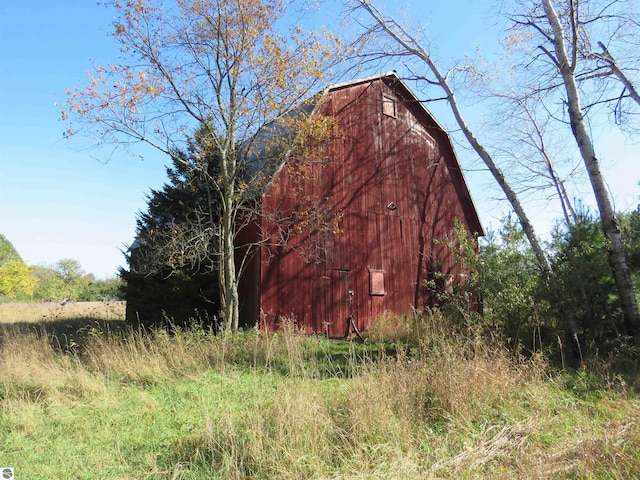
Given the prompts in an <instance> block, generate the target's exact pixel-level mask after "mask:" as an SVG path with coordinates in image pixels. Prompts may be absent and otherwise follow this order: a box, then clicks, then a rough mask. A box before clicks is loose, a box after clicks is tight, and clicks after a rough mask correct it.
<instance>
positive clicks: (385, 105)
mask: <svg viewBox="0 0 640 480" xmlns="http://www.w3.org/2000/svg"><path fill="white" fill-rule="evenodd" d="M382 113H384V114H385V115H386V116H387V117H392V118H396V115H397V112H396V99H395V98H393V97H392V96H390V95H384V94H383V95H382Z"/></svg>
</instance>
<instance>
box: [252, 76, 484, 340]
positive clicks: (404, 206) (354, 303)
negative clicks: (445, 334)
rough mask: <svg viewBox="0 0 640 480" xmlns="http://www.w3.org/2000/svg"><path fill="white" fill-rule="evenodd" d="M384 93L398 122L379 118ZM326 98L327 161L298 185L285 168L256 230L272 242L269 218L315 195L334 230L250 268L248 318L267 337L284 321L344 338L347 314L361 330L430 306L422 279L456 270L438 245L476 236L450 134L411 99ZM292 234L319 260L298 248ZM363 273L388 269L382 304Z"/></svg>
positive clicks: (359, 90) (265, 255)
mask: <svg viewBox="0 0 640 480" xmlns="http://www.w3.org/2000/svg"><path fill="white" fill-rule="evenodd" d="M383 93H384V94H385V96H386V97H391V98H395V99H396V117H395V118H394V117H391V116H387V115H384V114H383V112H382V99H383ZM403 95H404V97H405V98H403ZM324 100H325V101H323V103H322V104H321V111H320V112H319V113H321V114H325V115H333V116H334V117H335V119H336V122H337V124H338V125H339V127H340V131H341V137H340V138H339V139H337V140H334V141H333V143H332V145H330V148H329V149H328V151H329V152H330V156H331V158H330V160H329V161H328V162H326V163H325V164H324V165H320V164H315V165H312V166H311V167H307V168H308V169H310V170H308V171H307V173H308V175H307V176H306V177H305V178H306V179H305V180H302V181H300V179H299V177H295V178H294V171H295V168H296V164H295V162H296V161H295V160H293V161H291V162H290V165H287V166H286V167H285V168H283V170H282V171H281V172H280V174H279V176H278V177H277V179H276V181H275V182H274V184H273V186H272V188H271V189H270V191H269V192H268V193H267V195H265V197H264V198H263V209H264V212H265V214H266V215H265V219H263V220H262V228H263V231H264V232H265V235H267V236H268V235H275V232H276V230H277V229H276V228H275V227H274V225H272V224H270V222H269V220H268V218H269V216H270V215H275V214H276V213H278V212H281V213H282V214H285V213H286V212H289V213H290V212H291V211H293V210H295V209H296V207H297V206H298V205H299V203H300V201H301V200H300V199H302V198H317V199H318V201H321V202H323V204H324V207H326V208H327V209H329V210H330V211H331V212H332V213H333V214H338V213H339V214H341V215H342V219H341V222H340V232H339V233H333V234H328V233H325V232H318V233H315V234H310V235H306V234H305V235H300V236H299V237H298V238H297V239H296V238H294V237H296V235H295V234H294V235H293V236H292V237H289V239H288V242H287V244H286V245H284V244H282V245H275V244H274V243H275V242H266V243H265V245H263V247H262V248H261V250H260V258H259V261H256V263H255V265H256V268H259V270H260V271H259V272H258V273H256V274H255V275H256V278H258V277H259V279H260V280H259V281H260V285H259V290H260V292H259V301H258V302H254V303H255V305H254V306H253V307H252V315H254V316H257V315H259V314H261V319H262V325H263V326H264V327H266V328H270V329H272V328H277V326H278V319H279V318H280V317H288V318H294V319H295V321H296V322H297V323H298V324H300V325H301V326H303V327H304V328H305V329H306V330H307V331H308V332H325V333H328V334H329V335H330V336H342V335H344V333H345V332H346V331H347V328H348V318H349V316H350V315H353V316H354V317H355V322H356V325H357V327H358V328H359V329H366V328H368V327H369V326H370V325H371V323H372V322H373V321H374V320H375V318H376V317H377V316H379V315H381V314H383V313H384V312H395V313H408V312H411V311H412V310H413V309H414V308H418V309H419V308H422V307H424V306H428V305H431V302H432V299H430V298H429V296H428V293H427V291H426V289H425V288H424V287H423V281H424V280H425V279H426V278H427V276H428V274H429V273H433V271H434V270H435V269H438V270H440V271H441V272H442V273H445V274H451V275H454V276H457V273H458V272H457V271H456V268H455V265H454V262H453V260H452V259H451V258H450V257H449V255H448V252H447V251H446V248H443V247H442V246H438V245H435V244H434V239H437V240H444V239H445V238H446V237H447V236H450V235H451V231H452V229H453V227H454V221H455V219H456V218H458V219H459V220H461V221H462V222H463V223H464V222H466V223H467V224H468V225H469V226H468V229H469V231H474V230H475V231H478V230H479V228H480V227H479V223H477V216H476V214H475V211H474V210H473V205H472V204H471V203H470V200H469V201H467V200H465V198H468V191H467V190H466V185H465V184H464V180H463V178H462V175H461V173H460V172H459V171H456V170H455V169H458V168H459V167H458V164H457V161H456V159H455V157H454V153H453V150H452V148H451V145H450V142H449V139H448V137H447V136H446V134H445V133H444V132H443V131H442V130H441V128H440V127H439V126H438V125H437V124H436V123H435V122H434V121H433V119H432V118H431V117H429V116H428V115H427V114H426V113H425V111H424V109H423V108H422V107H421V106H419V105H416V104H415V98H413V97H412V96H410V95H408V94H407V92H406V91H403V90H400V91H399V90H398V89H396V88H394V87H393V84H392V83H391V82H390V81H385V80H384V79H378V80H374V81H368V82H365V83H360V84H355V85H350V86H346V87H344V88H336V89H334V90H330V91H329V92H328V93H327V94H326V98H325V99H324ZM299 164H300V165H301V164H302V163H301V162H299ZM300 165H298V167H300ZM465 195H466V197H465ZM474 222H475V223H476V224H477V225H475V224H474ZM307 233H308V232H307ZM300 237H304V238H305V241H306V242H310V243H312V244H314V245H315V247H314V248H312V249H310V250H312V251H315V253H316V254H317V255H309V254H308V251H307V250H305V249H304V248H299V247H300V246H301V245H302V243H304V242H299V244H297V243H296V242H298V241H299V240H300ZM305 252H306V253H305ZM371 269H374V270H377V271H383V272H384V285H385V290H386V294H385V295H370V292H369V286H370V285H369V271H370V270H371ZM350 292H352V294H350Z"/></svg>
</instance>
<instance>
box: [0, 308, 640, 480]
mask: <svg viewBox="0 0 640 480" xmlns="http://www.w3.org/2000/svg"><path fill="white" fill-rule="evenodd" d="M114 321H117V319H115V320H114ZM420 322H422V323H421V324H420V325H419V324H417V323H416V324H415V325H414V327H416V328H414V330H413V331H414V333H415V334H416V335H414V336H413V337H412V338H410V337H411V336H410V335H408V334H407V332H408V330H407V328H405V327H403V332H402V335H401V336H402V337H403V338H404V339H405V341H406V342H408V343H402V342H399V341H397V339H393V337H394V336H393V335H392V333H391V330H392V329H389V328H388V329H387V336H388V337H387V338H388V339H387V340H385V339H384V338H382V337H380V338H377V341H376V343H369V344H362V343H356V342H348V341H329V340H327V339H324V338H322V337H305V336H302V335H299V334H298V333H297V332H295V331H294V330H289V331H286V332H283V333H279V334H272V335H258V334H257V332H253V331H252V332H244V333H241V334H238V335H233V336H226V337H216V336H213V335H211V334H208V333H207V332H205V331H203V330H202V329H198V328H195V329H193V330H179V331H177V332H176V333H175V334H174V335H168V334H165V333H162V332H160V331H158V332H147V333H146V334H144V335H142V334H140V333H135V332H130V331H129V332H126V331H123V330H118V331H112V330H110V329H109V328H102V327H106V326H107V325H106V324H101V328H98V327H96V328H95V329H94V330H93V331H92V332H91V333H90V334H86V332H84V333H83V334H82V335H79V336H77V337H76V338H75V340H74V342H75V343H74V344H73V347H72V348H69V347H68V346H67V347H66V348H58V347H56V342H52V341H51V335H54V334H52V333H51V332H52V331H51V329H49V330H47V329H46V328H40V329H33V330H31V331H28V332H24V331H22V330H16V329H12V328H11V325H10V324H8V325H5V326H4V331H3V333H2V337H0V338H2V340H0V463H1V464H2V465H5V466H10V467H13V468H15V469H16V478H23V479H50V478H60V479H77V478H86V479H167V478H169V479H170V478H175V479H204V478H206V479H209V478H213V479H249V478H255V479H258V478H259V479H266V478H279V479H280V478H283V479H321V478H322V479H325V478H351V479H356V478H357V479H365V478H366V479H369V478H371V479H374V478H376V479H377V478H380V479H382V478H384V479H387V478H394V479H416V478H463V479H466V478H468V479H472V478H474V479H475V478H492V479H493V478H619V479H623V478H633V477H634V476H637V472H639V471H640V428H639V427H638V424H639V422H640V398H639V397H638V396H637V394H636V393H635V389H634V387H633V385H634V381H635V380H634V378H632V377H627V378H625V379H623V378H622V377H620V376H615V375H611V374H609V375H604V374H595V373H591V372H587V371H583V370H581V371H578V372H572V373H569V372H555V371H554V370H553V369H551V368H550V367H549V366H548V365H547V363H546V361H545V359H544V358H543V357H542V356H535V357H533V358H531V359H529V360H523V359H515V358H513V357H512V356H511V355H509V354H508V353H507V352H505V351H504V350H503V349H501V348H499V347H497V346H495V345H491V344H490V343H488V342H486V341H484V340H482V339H481V338H478V337H473V338H465V337H461V336H459V335H458V336H456V335H453V334H451V333H448V334H446V333H445V331H446V328H444V327H443V325H446V320H444V319H442V318H441V317H438V316H433V317H425V318H423V319H422V320H421V321H420ZM405 324H406V322H405ZM417 327H420V328H417ZM373 333H375V332H373ZM65 334H67V333H66V332H65ZM372 338H374V337H373V336H372ZM389 339H390V340H389Z"/></svg>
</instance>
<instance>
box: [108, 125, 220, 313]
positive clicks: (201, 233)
mask: <svg viewBox="0 0 640 480" xmlns="http://www.w3.org/2000/svg"><path fill="white" fill-rule="evenodd" d="M203 135H204V134H203V132H202V130H200V131H198V132H197V133H196V135H195V138H193V139H191V140H190V141H189V142H188V151H187V152H175V155H174V156H172V159H171V164H170V165H169V166H168V167H167V178H168V182H167V183H165V185H164V186H163V187H162V188H161V189H160V190H151V193H150V194H149V195H148V196H147V210H146V211H145V212H141V213H140V214H139V216H138V219H137V222H136V224H137V225H136V241H135V242H134V244H133V245H132V246H131V248H130V249H129V255H128V258H127V261H128V264H129V271H128V272H125V271H123V272H121V274H122V277H123V278H124V279H125V280H126V281H127V285H128V286H127V301H128V304H127V318H128V319H129V320H130V321H139V322H141V323H143V324H150V323H158V322H159V321H162V320H170V321H172V322H175V323H186V322H189V321H190V320H191V319H193V318H195V317H202V316H205V317H206V319H208V321H211V320H212V319H213V317H214V316H215V315H217V313H218V310H219V298H218V297H219V293H218V292H219V289H218V283H219V275H218V271H219V269H218V256H217V254H216V252H217V251H218V249H217V245H218V238H219V226H218V225H219V217H220V215H219V203H218V201H217V199H219V198H220V196H219V195H217V194H216V192H215V189H216V188H218V187H217V186H216V185H214V184H212V182H211V181H210V179H211V178H216V176H217V175H216V169H217V168H218V164H219V163H218V158H217V156H216V152H214V151H211V150H207V149H205V148H203V143H204V142H203ZM184 159H188V163H185V161H184Z"/></svg>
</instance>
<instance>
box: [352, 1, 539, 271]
mask: <svg viewBox="0 0 640 480" xmlns="http://www.w3.org/2000/svg"><path fill="white" fill-rule="evenodd" d="M348 3H349V5H351V8H352V9H353V10H354V11H358V10H359V11H363V12H366V13H367V14H368V15H369V18H370V19H371V24H370V25H368V26H366V32H365V33H364V34H363V35H362V36H361V37H360V40H359V41H360V43H361V44H362V45H365V46H366V45H376V44H377V43H378V42H380V41H382V42H385V41H386V40H390V42H385V45H384V48H375V47H374V48H373V49H370V50H369V52H366V50H363V49H362V48H357V49H356V51H365V53H364V54H361V55H365V56H366V60H367V61H370V62H375V61H382V60H384V61H389V60H395V61H412V63H413V65H417V66H416V67H415V68H414V69H413V70H412V73H413V80H416V81H420V82H423V83H426V84H428V85H431V86H436V87H438V88H440V89H441V91H442V92H443V95H444V99H445V100H446V101H447V103H448V105H449V106H450V108H451V111H452V113H453V116H454V118H455V120H456V122H457V124H458V126H459V127H460V129H461V131H462V133H463V134H464V136H465V138H466V140H467V141H468V142H469V144H470V145H471V147H472V148H473V150H474V151H475V152H476V153H477V154H478V156H479V157H480V158H481V160H482V161H483V162H484V164H485V165H486V166H487V168H488V169H489V171H490V172H491V174H492V175H493V178H494V179H495V180H496V182H497V183H498V185H499V186H500V188H501V189H502V191H503V192H504V194H505V196H506V197H507V199H508V201H509V203H510V205H511V207H512V208H513V210H514V211H515V213H516V215H517V217H518V220H519V222H520V225H521V226H522V229H523V231H524V233H525V235H526V236H527V239H528V241H529V243H530V245H531V247H532V249H533V251H534V253H535V256H536V259H537V261H538V264H539V266H540V268H541V270H542V271H543V272H545V274H546V275H548V274H549V273H550V272H551V264H550V262H549V259H548V257H547V255H546V253H545V251H544V248H543V247H542V244H541V242H540V239H539V238H538V236H537V234H536V232H535V229H534V227H533V224H532V223H531V221H530V219H529V217H528V215H527V213H526V211H525V209H524V207H523V205H522V203H521V201H520V198H519V195H518V193H517V192H516V191H515V190H514V189H513V188H512V185H511V184H510V182H509V180H508V179H507V178H506V177H505V175H504V173H503V171H502V170H501V168H500V167H499V166H498V164H497V163H496V161H495V159H494V157H493V155H492V154H490V153H489V152H488V151H487V149H486V148H485V146H484V144H483V143H482V142H481V141H480V140H479V139H478V138H477V136H476V135H475V134H474V132H473V131H472V130H471V128H470V127H469V125H468V124H467V122H466V121H465V119H464V117H463V114H462V111H461V109H460V106H459V105H458V101H457V98H456V94H455V92H454V90H453V88H452V87H451V84H450V81H449V78H450V75H451V74H452V73H453V71H454V70H455V69H452V70H450V71H448V72H442V71H441V70H440V68H439V67H438V65H437V63H436V62H435V61H434V59H433V57H432V56H431V53H430V52H429V50H428V49H427V48H426V47H425V46H424V43H423V42H421V41H420V40H419V39H418V38H417V36H415V35H412V34H411V33H410V32H409V31H408V30H407V29H405V28H404V27H403V26H402V25H401V24H400V23H399V22H398V21H396V19H394V18H393V17H390V16H385V15H384V14H383V13H382V12H381V11H380V10H378V9H377V8H376V7H375V6H374V5H373V3H372V1H371V0H349V2H348ZM458 68H467V67H458Z"/></svg>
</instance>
